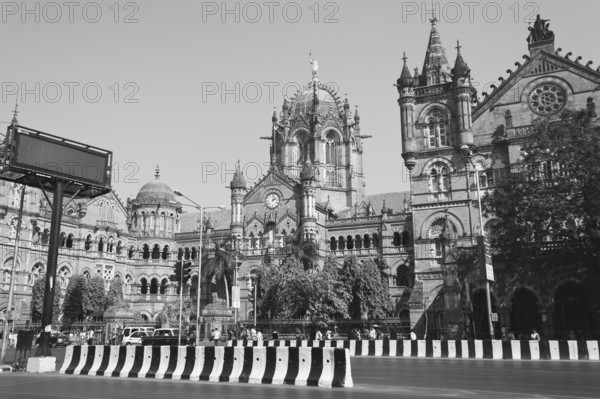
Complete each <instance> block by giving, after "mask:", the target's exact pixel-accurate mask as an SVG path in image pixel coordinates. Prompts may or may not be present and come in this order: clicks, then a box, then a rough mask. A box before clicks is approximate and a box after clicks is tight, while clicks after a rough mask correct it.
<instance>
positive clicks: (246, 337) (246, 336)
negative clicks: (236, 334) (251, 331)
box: [240, 326, 248, 341]
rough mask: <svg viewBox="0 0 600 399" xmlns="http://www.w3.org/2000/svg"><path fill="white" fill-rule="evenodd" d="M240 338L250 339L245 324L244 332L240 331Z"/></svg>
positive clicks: (243, 339)
mask: <svg viewBox="0 0 600 399" xmlns="http://www.w3.org/2000/svg"><path fill="white" fill-rule="evenodd" d="M240 339H241V340H242V341H246V340H247V339H248V330H247V329H246V327H245V326H242V332H241V333H240Z"/></svg>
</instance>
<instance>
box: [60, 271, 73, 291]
mask: <svg viewBox="0 0 600 399" xmlns="http://www.w3.org/2000/svg"><path fill="white" fill-rule="evenodd" d="M69 277H71V272H70V271H69V268H68V267H66V266H63V267H61V268H60V270H59V271H58V283H59V286H60V289H63V290H64V289H66V288H67V285H68V284H69Z"/></svg>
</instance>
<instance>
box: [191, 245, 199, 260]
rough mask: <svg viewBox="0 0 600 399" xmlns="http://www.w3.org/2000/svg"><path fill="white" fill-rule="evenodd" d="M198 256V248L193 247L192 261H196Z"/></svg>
mask: <svg viewBox="0 0 600 399" xmlns="http://www.w3.org/2000/svg"><path fill="white" fill-rule="evenodd" d="M196 256H198V250H197V249H196V247H192V259H196Z"/></svg>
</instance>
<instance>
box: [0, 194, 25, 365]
mask: <svg viewBox="0 0 600 399" xmlns="http://www.w3.org/2000/svg"><path fill="white" fill-rule="evenodd" d="M24 200H25V186H24V185H23V186H21V200H20V202H19V214H18V220H17V232H16V235H15V248H14V252H13V261H12V268H11V271H10V286H9V288H8V303H7V304H6V317H5V318H4V325H3V328H2V352H1V353H0V364H4V361H5V358H6V346H7V344H8V315H9V313H10V312H11V309H12V301H13V293H14V290H15V279H16V276H17V273H16V272H17V257H18V255H19V241H20V235H21V219H22V218H23V202H24ZM13 323H14V321H13Z"/></svg>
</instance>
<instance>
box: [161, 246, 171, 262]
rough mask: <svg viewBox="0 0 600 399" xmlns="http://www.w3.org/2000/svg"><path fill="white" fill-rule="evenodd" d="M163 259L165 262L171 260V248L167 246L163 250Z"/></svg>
mask: <svg viewBox="0 0 600 399" xmlns="http://www.w3.org/2000/svg"><path fill="white" fill-rule="evenodd" d="M162 258H163V260H167V259H169V246H168V245H165V246H164V247H163V250H162Z"/></svg>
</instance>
